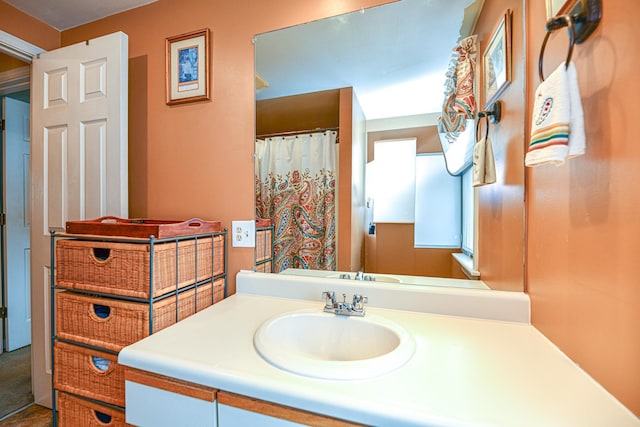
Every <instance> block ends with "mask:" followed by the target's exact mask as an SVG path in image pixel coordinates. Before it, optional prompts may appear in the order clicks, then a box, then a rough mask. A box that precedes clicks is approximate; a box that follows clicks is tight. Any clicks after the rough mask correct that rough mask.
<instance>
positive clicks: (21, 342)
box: [0, 90, 33, 419]
mask: <svg viewBox="0 0 640 427" xmlns="http://www.w3.org/2000/svg"><path fill="white" fill-rule="evenodd" d="M29 96H30V93H29V90H26V91H19V92H14V93H10V94H7V95H3V96H0V101H1V102H0V110H1V114H2V122H1V125H0V126H1V128H2V133H1V135H0V140H1V142H2V151H1V154H0V158H1V161H0V171H1V172H2V173H1V174H0V176H2V189H1V195H2V197H0V208H1V209H2V216H1V217H0V218H1V220H2V228H1V231H0V249H1V252H2V258H1V260H0V261H1V262H0V271H1V275H0V277H1V280H0V282H1V283H2V292H1V295H2V298H1V301H2V307H3V310H2V319H1V320H2V322H1V323H2V326H1V327H2V333H1V335H2V338H3V339H2V343H1V346H0V419H2V417H3V416H6V415H8V414H11V413H13V412H14V411H16V410H18V409H20V408H23V407H25V406H27V405H29V404H31V403H32V402H33V394H32V390H31V294H30V287H31V280H30V266H29V264H30V263H29V260H30V247H29V246H30V245H29V235H30V225H29V165H30V161H29V156H30V109H29Z"/></svg>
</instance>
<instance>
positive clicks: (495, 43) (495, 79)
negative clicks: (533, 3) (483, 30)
mask: <svg viewBox="0 0 640 427" xmlns="http://www.w3.org/2000/svg"><path fill="white" fill-rule="evenodd" d="M482 70H483V76H482V77H483V79H482V81H483V86H484V105H485V109H487V108H489V107H490V106H491V104H493V103H494V102H495V101H496V100H498V98H500V95H501V94H502V92H503V91H504V89H505V88H506V87H507V86H508V85H509V82H511V11H510V10H507V11H506V13H505V14H504V16H503V17H502V19H501V20H500V23H499V24H498V27H497V28H496V30H495V31H494V32H493V35H492V36H491V40H490V41H489V44H488V45H487V48H486V49H485V51H484V54H483V58H482Z"/></svg>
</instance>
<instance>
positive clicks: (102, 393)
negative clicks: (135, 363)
mask: <svg viewBox="0 0 640 427" xmlns="http://www.w3.org/2000/svg"><path fill="white" fill-rule="evenodd" d="M54 364H55V365H54V380H53V381H54V387H55V388H56V389H58V390H61V391H66V392H69V393H74V394H78V395H80V396H84V397H88V398H90V399H95V400H100V401H102V402H106V403H111V404H112V405H117V406H124V368H123V367H122V366H120V365H118V356H116V355H114V354H110V353H105V352H102V351H98V350H93V349H89V348H85V347H81V346H77V345H72V344H68V343H64V342H61V341H57V342H56V343H55V346H54Z"/></svg>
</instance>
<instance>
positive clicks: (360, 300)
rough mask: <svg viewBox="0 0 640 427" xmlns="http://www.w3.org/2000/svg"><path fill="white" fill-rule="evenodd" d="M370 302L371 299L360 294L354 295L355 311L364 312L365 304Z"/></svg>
mask: <svg viewBox="0 0 640 427" xmlns="http://www.w3.org/2000/svg"><path fill="white" fill-rule="evenodd" d="M368 302H369V298H368V297H366V296H363V295H360V294H353V309H354V310H358V311H364V305H365V303H368Z"/></svg>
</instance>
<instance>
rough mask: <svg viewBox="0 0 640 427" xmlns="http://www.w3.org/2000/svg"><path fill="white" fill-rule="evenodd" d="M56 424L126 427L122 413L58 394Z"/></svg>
mask: <svg viewBox="0 0 640 427" xmlns="http://www.w3.org/2000/svg"><path fill="white" fill-rule="evenodd" d="M58 423H59V424H60V425H61V426H63V427H65V426H83V427H85V426H86V427H105V426H109V427H119V426H128V425H129V424H127V423H126V421H125V415H124V411H118V410H116V409H113V408H111V407H109V406H105V405H100V404H98V403H95V402H90V401H88V400H85V399H82V398H80V397H76V396H72V395H70V394H67V393H58Z"/></svg>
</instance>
